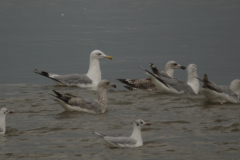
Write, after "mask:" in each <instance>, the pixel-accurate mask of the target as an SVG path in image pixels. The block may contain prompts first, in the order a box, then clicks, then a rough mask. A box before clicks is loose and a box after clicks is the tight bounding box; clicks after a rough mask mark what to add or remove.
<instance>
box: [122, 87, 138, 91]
mask: <svg viewBox="0 0 240 160" xmlns="http://www.w3.org/2000/svg"><path fill="white" fill-rule="evenodd" d="M123 87H125V88H127V89H128V90H130V91H132V90H136V89H137V88H134V87H130V86H123Z"/></svg>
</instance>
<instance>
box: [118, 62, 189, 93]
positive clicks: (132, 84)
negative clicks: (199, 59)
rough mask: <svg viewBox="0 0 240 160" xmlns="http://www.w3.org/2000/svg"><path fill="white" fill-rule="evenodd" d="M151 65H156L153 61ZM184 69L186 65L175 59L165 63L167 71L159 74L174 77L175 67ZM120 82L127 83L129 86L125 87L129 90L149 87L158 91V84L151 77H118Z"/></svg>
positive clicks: (148, 88)
mask: <svg viewBox="0 0 240 160" xmlns="http://www.w3.org/2000/svg"><path fill="white" fill-rule="evenodd" d="M149 65H150V67H151V68H152V67H155V66H154V65H153V64H152V63H150V64H149ZM179 68H180V69H183V70H186V67H184V66H182V65H180V64H178V63H177V62H175V61H169V62H167V64H166V65H165V72H164V71H161V72H159V74H161V75H162V76H164V77H169V78H173V73H174V70H175V69H179ZM117 80H119V81H120V82H122V83H124V84H126V85H127V86H124V87H125V88H127V89H129V90H133V89H147V90H153V91H156V90H157V89H156V86H155V85H154V84H153V83H152V80H151V78H146V79H117Z"/></svg>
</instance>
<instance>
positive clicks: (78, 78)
mask: <svg viewBox="0 0 240 160" xmlns="http://www.w3.org/2000/svg"><path fill="white" fill-rule="evenodd" d="M102 58H108V59H111V60H112V57H111V56H107V55H105V54H104V53H103V52H102V51H99V50H94V51H92V53H91V54H90V64H89V69H88V72H87V74H69V75H58V74H53V73H48V72H45V71H39V70H37V69H36V70H35V71H34V72H35V73H37V74H40V75H42V76H45V77H48V78H50V79H52V80H53V81H54V82H56V83H57V84H58V85H67V86H79V87H97V85H98V83H99V82H100V81H101V79H102V77H101V69H100V62H99V60H100V59H102Z"/></svg>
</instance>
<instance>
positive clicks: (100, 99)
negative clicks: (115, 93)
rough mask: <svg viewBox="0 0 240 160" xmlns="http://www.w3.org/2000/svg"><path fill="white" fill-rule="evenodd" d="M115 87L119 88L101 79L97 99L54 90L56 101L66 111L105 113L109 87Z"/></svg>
mask: <svg viewBox="0 0 240 160" xmlns="http://www.w3.org/2000/svg"><path fill="white" fill-rule="evenodd" d="M109 87H113V88H117V86H116V85H115V84H112V83H110V82H109V81H108V80H101V82H99V84H98V87H97V97H96V99H94V100H92V99H86V98H82V97H77V96H75V95H72V94H69V93H66V94H61V93H59V92H57V91H54V90H53V92H54V93H55V94H56V95H53V96H54V97H56V98H57V99H56V101H57V102H58V103H59V104H60V105H61V106H62V107H63V108H64V109H65V110H66V111H79V112H86V113H92V114H97V113H105V112H106V107H107V88H109Z"/></svg>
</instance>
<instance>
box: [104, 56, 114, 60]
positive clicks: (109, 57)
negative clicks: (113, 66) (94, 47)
mask: <svg viewBox="0 0 240 160" xmlns="http://www.w3.org/2000/svg"><path fill="white" fill-rule="evenodd" d="M104 58H108V59H110V60H112V59H113V58H112V57H111V56H105V57H104Z"/></svg>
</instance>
